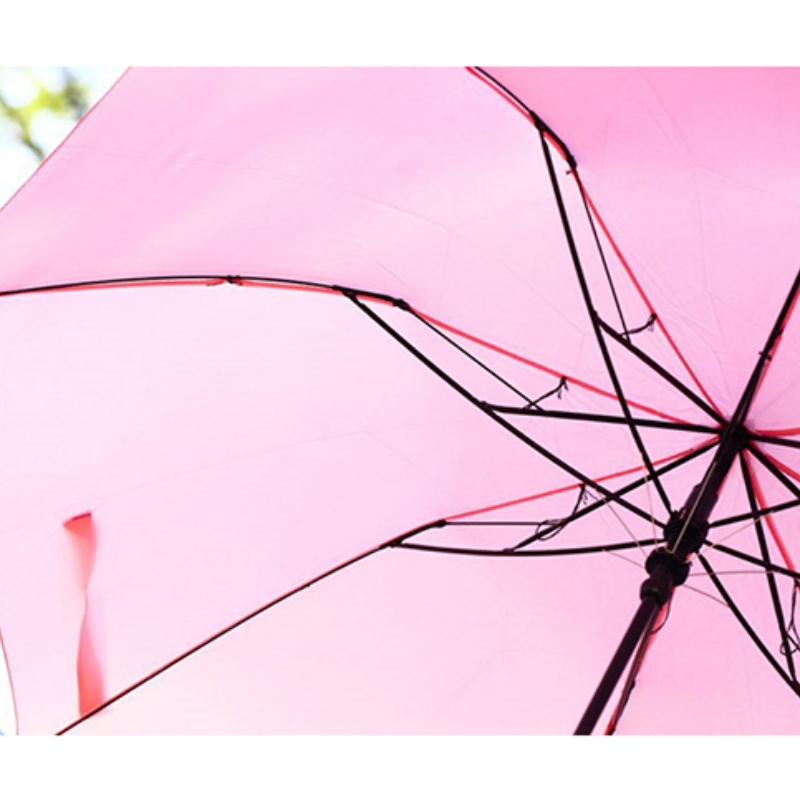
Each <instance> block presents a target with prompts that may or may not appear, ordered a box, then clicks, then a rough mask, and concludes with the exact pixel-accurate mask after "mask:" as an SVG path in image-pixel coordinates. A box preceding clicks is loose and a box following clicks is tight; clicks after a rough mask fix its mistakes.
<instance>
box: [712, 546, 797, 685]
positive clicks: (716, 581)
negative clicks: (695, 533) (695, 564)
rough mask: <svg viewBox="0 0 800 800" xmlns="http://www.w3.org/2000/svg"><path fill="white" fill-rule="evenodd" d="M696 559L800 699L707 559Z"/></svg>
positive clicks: (762, 651)
mask: <svg viewBox="0 0 800 800" xmlns="http://www.w3.org/2000/svg"><path fill="white" fill-rule="evenodd" d="M697 558H698V559H699V561H700V563H701V564H702V565H703V569H705V571H706V573H707V574H708V577H709V578H711V581H712V583H713V584H714V586H715V587H716V589H717V591H718V592H719V593H720V596H721V597H722V599H723V600H724V601H725V604H726V605H727V606H728V608H729V609H730V610H731V611H732V612H733V615H734V616H735V617H736V620H737V621H738V622H739V624H740V625H741V626H742V627H743V628H744V630H745V632H746V633H747V635H748V636H749V637H750V639H751V640H752V641H753V643H754V644H755V645H756V647H757V648H758V649H759V650H760V651H761V654H762V655H763V656H764V658H766V659H767V661H768V662H769V663H770V665H771V666H772V667H773V669H774V670H775V672H777V673H778V675H780V676H781V678H783V680H784V681H785V682H786V683H787V685H788V686H789V688H790V689H791V690H792V691H793V692H794V693H795V694H796V695H797V696H798V697H800V685H798V684H797V682H796V681H795V680H794V679H793V678H792V677H791V676H790V675H789V674H788V673H787V672H786V671H785V670H784V669H783V667H782V666H781V665H780V663H779V662H778V660H777V659H776V658H775V657H774V656H773V655H772V653H771V652H770V651H769V648H768V647H767V646H766V645H765V644H764V642H763V641H762V640H761V638H760V637H759V636H758V634H757V633H756V632H755V630H754V628H753V626H752V625H750V623H749V622H748V621H747V618H746V617H745V616H744V614H743V613H742V611H741V609H740V608H739V607H738V606H737V605H736V603H735V602H734V600H733V597H731V595H730V594H729V592H728V591H727V589H726V588H725V586H724V584H723V583H722V581H721V580H720V579H719V577H718V576H717V573H716V572H715V571H714V568H713V567H712V566H711V564H710V563H709V561H708V559H707V558H706V557H705V556H704V555H703V554H702V553H698V554H697Z"/></svg>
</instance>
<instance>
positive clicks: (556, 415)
mask: <svg viewBox="0 0 800 800" xmlns="http://www.w3.org/2000/svg"><path fill="white" fill-rule="evenodd" d="M489 406H490V408H492V409H493V410H494V411H496V412H497V413H498V414H516V415H520V416H529V417H549V418H551V419H568V420H574V421H576V422H598V423H604V424H609V425H629V424H630V423H633V424H634V425H636V426H637V427H640V428H665V429H667V430H673V431H686V432H687V433H710V434H718V433H719V432H720V431H719V428H713V427H711V426H710V425H694V424H692V423H689V422H672V421H671V420H665V419H645V418H643V417H634V416H631V418H630V420H627V419H625V417H619V416H614V415H612V414H589V413H584V412H580V411H559V410H555V409H549V408H517V407H515V406H504V405H497V404H495V403H491V404H489Z"/></svg>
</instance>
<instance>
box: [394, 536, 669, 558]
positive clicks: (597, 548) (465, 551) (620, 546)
mask: <svg viewBox="0 0 800 800" xmlns="http://www.w3.org/2000/svg"><path fill="white" fill-rule="evenodd" d="M652 544H653V543H652V541H650V540H642V541H639V540H633V541H625V542H611V543H609V544H598V545H586V546H584V547H561V548H552V549H547V550H511V549H504V550H491V549H490V548H482V547H456V546H451V545H439V544H423V543H421V542H408V543H406V542H399V543H397V544H394V545H392V547H393V548H395V549H402V550H419V551H424V552H428V553H449V554H451V555H461V556H492V557H499V558H546V557H549V556H576V555H592V554H596V553H610V552H613V551H616V550H633V549H634V548H640V547H648V546H652Z"/></svg>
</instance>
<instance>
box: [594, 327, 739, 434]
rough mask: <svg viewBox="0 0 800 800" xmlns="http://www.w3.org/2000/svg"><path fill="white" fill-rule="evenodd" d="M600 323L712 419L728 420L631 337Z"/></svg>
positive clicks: (720, 421) (606, 330)
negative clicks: (638, 345)
mask: <svg viewBox="0 0 800 800" xmlns="http://www.w3.org/2000/svg"><path fill="white" fill-rule="evenodd" d="M598 323H599V324H600V327H601V328H602V329H603V330H604V331H605V332H606V333H607V334H608V335H609V336H610V337H611V338H612V339H613V340H614V341H615V342H617V343H618V344H620V345H622V347H624V348H625V349H626V350H628V352H630V353H631V355H633V356H635V357H636V358H638V359H639V361H641V362H642V363H643V364H644V365H645V366H647V367H649V368H650V369H651V370H653V372H655V373H656V374H657V375H658V376H660V377H661V378H663V379H664V380H665V381H666V382H667V383H669V384H670V386H672V387H673V388H675V389H677V390H678V391H679V392H680V393H681V394H682V395H684V396H685V397H687V398H688V399H689V400H691V401H692V402H693V403H694V404H695V405H696V406H697V407H698V408H700V409H701V410H703V411H705V413H706V414H708V415H709V416H710V417H711V418H712V419H714V420H716V421H717V422H719V423H720V424H724V423H725V422H726V420H725V418H724V417H723V416H722V414H720V413H719V411H717V410H716V409H715V408H713V407H712V406H711V405H709V404H708V403H707V402H706V401H705V400H703V398H702V397H700V396H699V395H698V394H696V393H695V392H693V391H692V390H691V389H690V388H689V387H688V386H687V385H686V384H685V383H683V381H681V380H679V379H678V378H676V377H675V376H674V375H673V374H672V373H671V372H669V371H668V370H666V369H665V368H664V367H662V366H661V364H659V363H658V362H657V361H655V360H654V359H652V358H651V357H650V356H648V355H647V353H645V352H644V351H643V350H642V349H640V348H639V347H637V346H636V345H635V344H634V343H633V342H632V341H631V340H630V339H629V338H626V337H624V336H622V335H620V334H619V333H618V332H617V331H615V330H614V329H613V328H612V327H611V326H610V325H609V324H608V323H607V322H605V321H604V320H602V319H598Z"/></svg>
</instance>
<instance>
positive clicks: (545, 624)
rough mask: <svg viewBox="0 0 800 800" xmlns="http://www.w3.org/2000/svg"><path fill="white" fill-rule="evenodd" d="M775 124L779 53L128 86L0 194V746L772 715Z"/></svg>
mask: <svg viewBox="0 0 800 800" xmlns="http://www.w3.org/2000/svg"><path fill="white" fill-rule="evenodd" d="M798 142H800V74H798V73H797V71H795V70H717V69H714V70H710V69H705V70H692V69H670V70H628V69H538V68H537V69H522V68H514V69H488V70H482V69H475V70H458V69H306V70H303V69H181V70H177V69H173V70H159V69H138V70H131V71H129V72H127V73H126V74H125V75H124V77H123V78H122V79H121V80H120V81H119V83H118V84H117V85H116V86H115V87H114V88H113V89H112V90H111V92H110V93H109V94H108V95H107V96H106V98H105V99H104V100H103V101H102V102H101V103H100V104H99V106H97V107H96V108H95V110H94V111H93V112H91V113H90V114H89V116H88V117H87V118H85V120H84V121H83V122H82V123H81V124H80V125H79V127H78V128H77V130H76V131H75V132H74V133H73V134H72V136H71V137H70V138H69V139H68V140H67V141H66V142H65V144H64V145H62V146H61V148H60V149H59V150H58V151H57V152H56V153H55V154H54V155H53V156H52V157H51V158H50V159H49V160H48V161H47V162H46V164H45V165H44V166H43V167H42V168H41V169H40V170H39V172H38V173H37V174H36V175H35V176H34V177H33V178H32V179H31V180H30V181H29V182H28V183H27V184H26V186H25V187H24V188H23V189H22V190H21V191H20V192H18V194H17V195H16V196H15V197H14V198H13V199H12V200H11V201H10V202H9V203H8V204H7V205H6V206H5V208H4V209H3V210H2V214H0V252H2V254H3V258H2V264H3V269H2V273H0V292H1V293H2V298H1V299H0V307H1V308H2V310H3V313H2V315H0V337H1V338H2V341H3V342H4V345H3V347H2V350H1V351H0V352H2V358H3V369H2V374H3V375H4V376H5V378H4V384H3V392H2V397H3V414H2V416H0V424H1V425H2V439H1V440H2V442H3V444H4V446H3V448H2V455H1V456H0V469H1V470H2V476H3V486H4V491H3V493H2V495H0V519H2V520H3V526H2V533H1V534H0V628H1V629H2V634H3V642H4V649H5V653H6V660H7V663H8V668H9V674H10V678H11V681H12V684H13V690H14V698H15V703H16V712H17V721H18V728H19V731H20V732H23V733H45V732H47V733H52V732H66V731H69V732H72V733H105V732H153V733H180V732H184V733H185V732H209V733H211V732H214V733H227V732H238V733H246V732H258V733H294V732H299V733H343V732H356V733H381V732H387V733H461V732H465V733H537V732H538V733H568V732H571V731H573V730H574V729H575V727H576V725H577V726H578V728H577V730H578V732H581V733H588V732H590V731H593V730H608V731H613V730H619V731H620V732H637V733H671V732H678V733H690V732H702V733H722V732H736V733H798V732H800V701H798V696H797V695H798V694H800V685H799V684H798V681H797V668H798V667H797V664H796V662H797V659H798V656H797V650H798V646H800V642H799V641H798V635H797V631H796V627H795V606H796V599H797V593H798V586H800V584H798V580H800V573H798V571H797V570H796V567H795V561H796V559H797V558H798V548H799V547H800V545H798V543H797V541H796V539H797V533H798V531H797V527H798V516H797V509H798V506H800V454H798V447H800V440H798V438H797V437H798V434H799V433H800V426H798V418H797V410H796V407H797V400H798V391H797V390H798V388H799V387H798V385H797V383H798V377H797V374H798V373H797V371H796V369H795V368H794V365H793V360H795V359H796V358H797V357H798V355H800V333H799V332H798V326H797V324H796V322H795V320H794V317H793V310H794V307H795V301H796V299H797V294H798V290H799V289H800V277H799V276H798V272H797V270H798V259H797V254H796V253H795V250H796V242H795V239H796V231H797V229H798V223H800V185H799V184H798V182H797V181H796V180H795V171H796V167H795V161H797V160H798V159H800V147H798ZM305 590H307V591H305Z"/></svg>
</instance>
